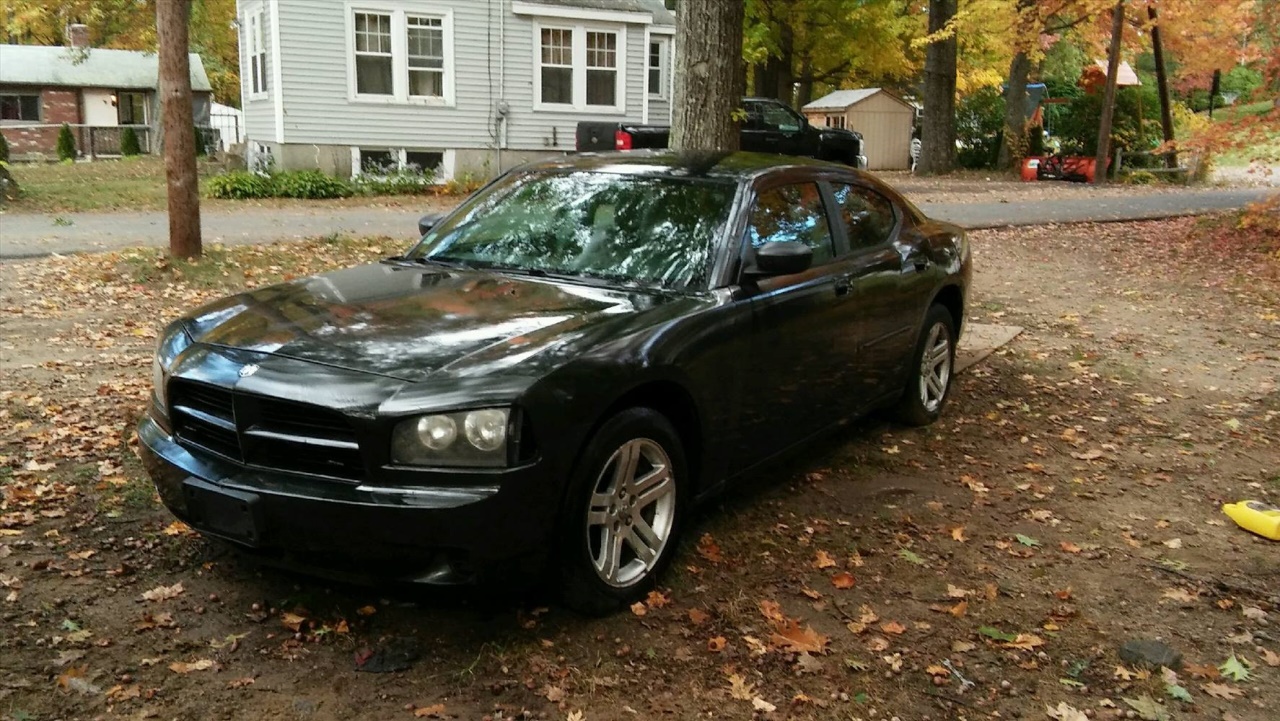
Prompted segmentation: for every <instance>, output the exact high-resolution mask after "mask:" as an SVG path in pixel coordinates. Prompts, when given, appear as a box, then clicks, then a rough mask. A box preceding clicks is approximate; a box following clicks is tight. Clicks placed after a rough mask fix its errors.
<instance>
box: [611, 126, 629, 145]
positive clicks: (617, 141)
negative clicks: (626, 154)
mask: <svg viewBox="0 0 1280 721" xmlns="http://www.w3.org/2000/svg"><path fill="white" fill-rule="evenodd" d="M613 149H614V150H630V149H631V133H628V132H627V131H625V130H618V131H615V132H614V134H613Z"/></svg>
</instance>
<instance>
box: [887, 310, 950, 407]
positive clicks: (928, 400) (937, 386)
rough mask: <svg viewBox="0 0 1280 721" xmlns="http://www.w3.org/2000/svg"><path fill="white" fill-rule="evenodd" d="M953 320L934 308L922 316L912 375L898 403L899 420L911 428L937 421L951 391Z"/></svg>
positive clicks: (913, 358)
mask: <svg viewBox="0 0 1280 721" xmlns="http://www.w3.org/2000/svg"><path fill="white" fill-rule="evenodd" d="M955 339H956V331H955V321H954V320H953V319H952V318H951V312H950V311H948V310H947V309H946V308H944V307H942V306H941V305H935V306H933V307H931V308H930V309H929V312H928V314H926V315H925V319H924V326H923V327H922V329H921V331H920V339H919V340H918V341H917V342H916V351H915V355H914V356H913V357H912V362H911V375H910V376H909V377H908V379H907V387H906V388H905V389H904V390H903V393H902V400H900V401H899V402H898V409H897V410H898V413H897V415H898V418H899V420H901V421H902V422H903V423H907V424H909V425H913V426H926V425H929V424H930V423H933V422H934V421H936V420H938V416H940V415H942V409H943V407H945V406H946V404H947V396H948V395H949V394H950V391H951V377H952V374H953V370H954V368H955V357H956V347H955V345H956V341H955Z"/></svg>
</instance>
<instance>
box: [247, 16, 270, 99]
mask: <svg viewBox="0 0 1280 721" xmlns="http://www.w3.org/2000/svg"><path fill="white" fill-rule="evenodd" d="M262 16H263V13H262V8H261V7H259V8H257V9H255V10H251V11H249V13H248V14H247V16H246V18H245V20H246V26H245V46H246V47H247V49H248V51H249V52H248V53H247V54H248V56H249V94H250V95H265V94H266V92H267V46H266V43H264V42H263V41H262Z"/></svg>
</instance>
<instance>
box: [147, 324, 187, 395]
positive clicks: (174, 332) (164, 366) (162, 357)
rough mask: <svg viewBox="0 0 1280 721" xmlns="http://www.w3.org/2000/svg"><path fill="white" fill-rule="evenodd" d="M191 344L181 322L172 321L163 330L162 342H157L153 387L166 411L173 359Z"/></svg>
mask: <svg viewBox="0 0 1280 721" xmlns="http://www.w3.org/2000/svg"><path fill="white" fill-rule="evenodd" d="M190 345H191V336H189V335H187V330H186V329H185V328H183V327H182V324H181V323H180V322H176V323H171V324H170V325H169V326H168V327H166V328H165V329H164V330H163V331H161V333H160V342H159V343H157V344H156V354H155V357H154V358H152V359H151V388H152V390H153V393H154V395H155V401H156V405H157V406H158V407H159V408H160V409H161V410H162V411H164V412H166V413H167V412H168V401H169V399H168V398H167V397H166V395H165V386H167V385H168V384H169V371H170V370H172V369H173V361H174V360H175V359H177V357H178V355H179V354H181V353H182V351H184V350H186V349H187V348H188V347H190Z"/></svg>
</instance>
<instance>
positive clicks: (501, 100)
mask: <svg viewBox="0 0 1280 721" xmlns="http://www.w3.org/2000/svg"><path fill="white" fill-rule="evenodd" d="M509 111H510V108H509V107H508V106H507V3H506V0H499V8H498V175H501V174H502V149H503V147H505V146H506V144H507V113H508V112H509Z"/></svg>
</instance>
